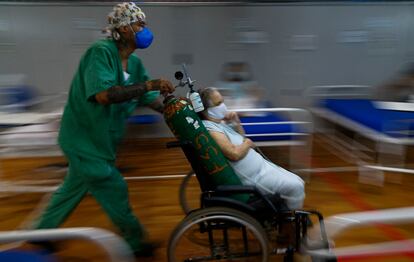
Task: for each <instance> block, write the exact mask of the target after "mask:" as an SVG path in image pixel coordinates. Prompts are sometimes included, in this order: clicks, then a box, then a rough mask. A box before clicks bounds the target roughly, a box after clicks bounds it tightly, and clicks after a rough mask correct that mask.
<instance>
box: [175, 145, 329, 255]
mask: <svg viewBox="0 0 414 262" xmlns="http://www.w3.org/2000/svg"><path fill="white" fill-rule="evenodd" d="M171 147H181V149H182V150H183V152H184V154H185V156H186V158H187V160H188V161H189V162H190V164H191V167H192V169H193V171H194V173H195V175H196V177H197V180H198V182H199V186H200V189H201V195H200V207H199V208H197V209H194V210H189V209H188V207H185V208H184V210H185V211H186V217H185V218H184V219H183V220H182V221H181V222H180V223H179V224H178V225H177V226H176V227H175V229H174V230H173V232H172V234H171V236H170V239H169V242H168V247H167V257H168V261H170V262H175V261H263V262H265V261H270V260H274V259H275V258H276V257H283V261H294V254H295V253H300V254H306V250H309V249H311V248H312V246H313V247H316V248H317V249H319V248H324V249H329V241H328V239H327V235H326V231H325V226H324V222H323V216H322V214H320V213H319V212H318V211H315V210H289V209H288V208H287V206H286V204H285V203H284V201H283V199H282V198H281V197H280V196H272V197H269V196H267V195H263V194H262V193H261V192H260V191H258V190H257V189H256V188H255V187H252V186H241V185H219V186H215V185H214V184H213V183H212V181H211V179H209V175H208V173H207V172H206V170H204V168H203V165H202V162H201V159H200V157H199V154H198V152H197V151H196V150H195V148H194V146H193V145H192V143H191V142H178V141H174V142H169V143H167V148H171ZM192 174H193V172H190V173H189V174H188V175H187V177H186V178H185V181H186V180H187V182H188V179H189V178H190V177H191V175H192ZM187 182H186V183H187ZM237 194H248V195H249V200H248V201H247V202H246V203H245V202H241V201H239V200H237V199H236V198H235V197H234V196H235V195H237ZM182 197H183V196H182V195H180V198H182ZM181 200H182V199H181ZM186 208H187V210H186ZM311 216H312V217H316V218H317V221H318V223H319V226H320V236H319V237H318V239H316V240H315V239H313V240H311V241H313V243H310V239H309V238H308V236H307V230H308V226H309V225H310V224H311V223H312V222H311V220H310V217H311ZM315 243H316V245H315ZM311 259H312V261H336V259H332V258H329V259H327V258H320V257H311ZM278 261H279V260H278Z"/></svg>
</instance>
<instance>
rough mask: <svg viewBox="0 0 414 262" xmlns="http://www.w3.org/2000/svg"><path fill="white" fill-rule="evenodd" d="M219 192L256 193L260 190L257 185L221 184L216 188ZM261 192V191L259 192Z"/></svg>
mask: <svg viewBox="0 0 414 262" xmlns="http://www.w3.org/2000/svg"><path fill="white" fill-rule="evenodd" d="M214 191H215V192H217V193H228V194H243V193H247V194H249V193H250V194H256V193H257V192H258V191H257V189H256V187H255V186H242V185H219V186H217V187H216V189H215V190H214ZM259 193H260V192H259Z"/></svg>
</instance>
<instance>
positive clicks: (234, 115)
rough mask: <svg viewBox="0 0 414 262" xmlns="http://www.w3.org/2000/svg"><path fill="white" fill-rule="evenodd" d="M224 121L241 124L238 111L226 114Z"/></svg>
mask: <svg viewBox="0 0 414 262" xmlns="http://www.w3.org/2000/svg"><path fill="white" fill-rule="evenodd" d="M224 121H226V122H228V123H234V124H240V118H239V116H238V115H237V113H236V112H228V113H227V114H226V115H225V116H224Z"/></svg>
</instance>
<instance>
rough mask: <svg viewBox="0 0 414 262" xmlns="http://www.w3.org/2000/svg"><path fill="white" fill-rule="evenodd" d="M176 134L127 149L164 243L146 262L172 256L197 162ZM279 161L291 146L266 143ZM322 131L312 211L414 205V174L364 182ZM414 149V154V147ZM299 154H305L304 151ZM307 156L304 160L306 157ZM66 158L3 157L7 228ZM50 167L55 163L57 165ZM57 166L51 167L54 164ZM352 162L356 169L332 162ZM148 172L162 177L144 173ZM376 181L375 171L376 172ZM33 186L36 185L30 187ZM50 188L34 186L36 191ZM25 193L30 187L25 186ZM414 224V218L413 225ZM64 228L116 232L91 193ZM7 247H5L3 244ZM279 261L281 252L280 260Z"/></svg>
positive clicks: (142, 203)
mask: <svg viewBox="0 0 414 262" xmlns="http://www.w3.org/2000/svg"><path fill="white" fill-rule="evenodd" d="M167 141H169V139H151V140H149V139H146V140H128V141H126V142H125V143H124V144H123V145H122V146H121V148H120V152H119V157H118V159H119V160H118V163H117V165H118V167H119V168H120V169H121V171H122V172H123V175H124V176H125V177H126V179H127V182H128V185H129V194H130V201H131V204H132V207H133V210H134V212H135V214H136V215H137V216H138V217H139V219H140V221H141V222H142V223H143V224H144V225H145V227H146V228H147V230H148V232H149V236H150V239H151V240H153V241H155V242H158V243H159V244H160V247H159V248H158V249H157V250H156V253H155V256H154V257H152V258H148V259H140V260H139V261H166V245H167V242H168V238H169V235H170V232H171V231H172V230H173V228H174V227H175V226H176V225H177V224H178V223H179V221H181V220H182V219H183V217H184V214H183V212H182V211H181V209H180V206H179V201H178V191H179V185H180V182H181V179H182V178H181V177H179V178H176V177H172V178H168V177H167V178H165V176H170V175H184V174H186V173H187V172H188V171H189V170H190V167H189V165H188V163H187V161H186V160H185V158H184V155H183V154H182V152H181V151H180V149H177V148H174V149H166V147H165V143H166V142H167ZM262 151H263V152H264V153H265V154H266V155H267V156H268V157H269V158H270V159H272V160H273V161H274V162H275V163H277V164H279V165H281V166H283V167H286V162H287V161H286V159H287V158H288V155H287V154H286V151H287V150H285V148H283V147H280V148H270V147H268V148H263V149H262ZM333 152H335V149H334V148H330V147H329V146H328V145H327V144H326V143H325V142H324V139H322V137H321V136H316V137H315V138H314V141H313V150H312V156H311V160H312V161H311V162H312V164H311V166H312V168H315V169H316V168H319V169H318V170H319V171H318V170H316V172H313V173H311V175H310V177H308V178H309V180H308V183H307V184H306V200H305V209H306V208H310V209H317V210H319V211H320V212H321V213H322V214H323V215H324V216H325V217H328V216H331V215H334V214H338V213H344V212H356V211H366V210H374V209H385V208H395V207H406V206H411V205H413V203H414V194H413V192H414V190H413V188H414V175H413V174H397V173H386V174H385V183H384V185H383V186H379V185H372V184H369V183H368V184H366V183H360V182H359V179H360V177H359V176H358V172H356V171H355V170H352V168H353V167H355V165H354V164H353V163H352V162H351V161H347V160H346V159H344V158H343V157H342V158H339V157H337V155H335V154H334V153H333ZM410 154H411V153H410ZM298 158H299V157H298ZM298 162H300V159H298ZM64 163H65V160H64V159H63V158H62V157H47V158H45V157H42V158H40V157H38V158H3V159H1V160H0V168H1V169H0V171H1V173H0V185H1V191H0V231H7V230H15V229H17V228H22V227H24V226H27V225H28V224H29V223H30V221H31V220H32V215H33V214H32V213H33V210H34V209H35V208H36V206H37V205H38V204H39V202H40V201H41V199H42V198H44V197H45V196H46V195H47V194H48V192H49V191H52V190H53V187H54V186H57V185H58V184H59V181H61V180H62V178H63V176H64V174H65V172H64V169H62V168H57V167H53V165H57V166H59V165H61V164H64ZM50 165H51V166H52V167H50ZM48 167H49V168H48ZM328 167H329V168H330V167H350V168H351V169H350V171H349V170H348V171H346V172H345V171H341V169H337V170H335V169H332V170H331V171H329V170H328V171H327V169H324V168H328ZM143 176H153V177H154V176H162V178H161V177H154V178H152V179H140V178H142V177H143ZM374 180H375V177H374ZM25 186H29V187H25ZM33 189H35V190H39V191H44V192H31V191H35V190H33ZM189 189H190V190H189V198H190V199H193V201H190V202H191V205H194V206H196V205H197V203H196V202H197V199H198V190H197V185H196V183H194V181H193V182H192V183H191V185H190V188H189ZM19 191H22V192H19ZM413 224H414V223H413ZM413 224H410V225H404V226H390V227H381V226H372V227H367V228H363V229H356V230H351V231H349V232H346V233H344V234H343V235H341V237H339V238H338V239H336V245H337V246H347V245H355V244H364V243H375V242H380V241H389V240H400V239H410V238H414V226H413ZM62 227H100V228H104V229H108V230H111V231H113V232H116V229H115V228H114V226H113V225H112V224H111V222H110V221H109V220H108V218H107V217H106V215H105V214H104V213H103V211H101V208H100V207H99V205H98V204H97V202H96V201H95V200H94V199H93V198H92V197H91V196H87V197H86V198H85V199H84V200H83V201H82V202H81V204H80V205H79V206H78V208H77V209H76V210H75V211H74V212H73V214H72V215H71V216H70V217H69V219H68V220H67V221H66V223H65V224H64V225H63V226H62ZM0 247H1V246H0ZM62 247H63V250H62V251H60V252H59V253H58V254H57V255H58V257H59V261H105V258H106V257H105V254H104V253H103V252H102V251H100V250H97V249H96V248H93V246H91V245H90V244H88V243H86V242H81V243H80V242H76V241H66V242H63V243H62ZM275 260H276V261H282V260H279V258H275ZM352 260H356V261H367V260H370V261H374V260H375V261H413V260H414V252H413V253H411V254H401V255H398V256H392V257H373V258H361V259H352Z"/></svg>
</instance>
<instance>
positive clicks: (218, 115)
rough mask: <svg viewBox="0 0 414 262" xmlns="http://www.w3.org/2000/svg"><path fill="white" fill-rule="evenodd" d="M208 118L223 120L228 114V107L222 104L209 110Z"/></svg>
mask: <svg viewBox="0 0 414 262" xmlns="http://www.w3.org/2000/svg"><path fill="white" fill-rule="evenodd" d="M207 114H208V116H210V117H212V118H215V119H220V120H222V119H223V118H224V117H225V116H226V114H227V106H226V105H225V104H224V103H221V104H220V105H218V106H213V107H210V108H208V109H207Z"/></svg>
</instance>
